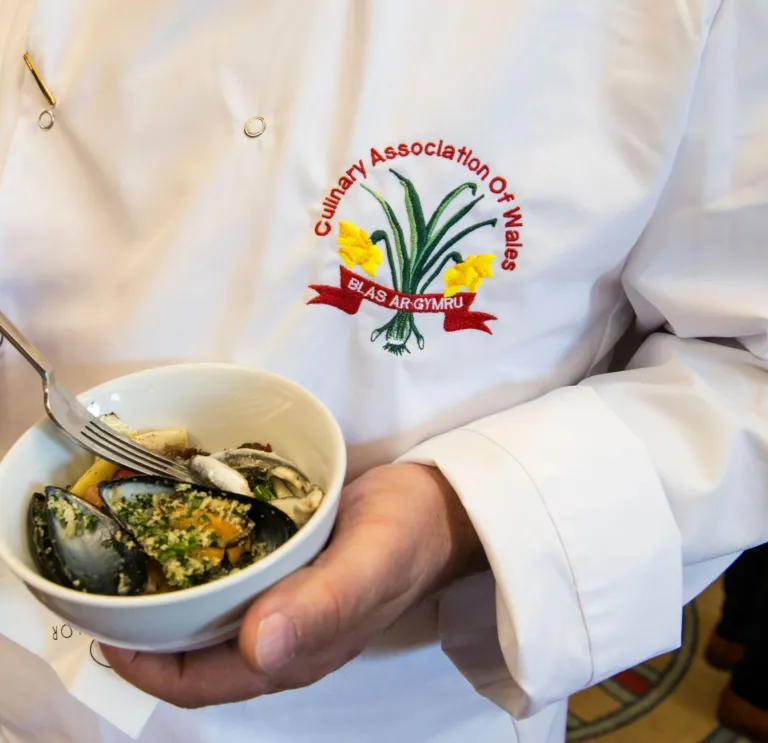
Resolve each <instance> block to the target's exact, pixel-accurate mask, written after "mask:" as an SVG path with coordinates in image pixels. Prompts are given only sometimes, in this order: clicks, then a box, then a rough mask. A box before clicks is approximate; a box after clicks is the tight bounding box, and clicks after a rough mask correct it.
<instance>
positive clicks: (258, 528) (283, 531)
mask: <svg viewBox="0 0 768 743" xmlns="http://www.w3.org/2000/svg"><path fill="white" fill-rule="evenodd" d="M99 494H100V495H101V498H102V500H103V501H104V504H105V506H106V507H107V509H108V510H109V511H110V512H111V513H112V514H113V515H114V517H115V519H116V520H117V521H118V522H119V523H120V524H121V525H122V526H124V528H125V529H126V530H127V531H129V532H131V533H133V529H132V526H131V524H130V523H129V521H128V520H127V519H126V517H125V509H124V508H122V507H121V504H122V503H130V501H132V500H135V499H136V498H138V497H140V496H144V495H148V494H151V495H159V496H163V495H166V496H168V497H173V498H179V497H182V498H190V499H192V498H199V497H200V496H201V495H203V496H205V495H209V496H211V497H213V498H223V499H226V500H235V501H237V502H239V503H243V504H246V505H248V517H249V519H250V520H251V521H252V522H253V527H252V528H249V529H248V530H246V531H244V532H243V533H241V534H240V535H238V536H237V537H235V538H233V539H232V540H231V542H230V544H229V545H227V546H230V545H233V544H237V543H238V542H239V541H241V540H243V539H245V538H246V537H250V538H251V539H253V540H254V541H256V542H259V543H261V544H263V545H264V547H265V551H266V552H267V553H269V552H273V551H274V550H276V549H277V548H278V547H280V546H281V545H282V544H284V543H285V542H287V541H288V540H289V539H290V538H291V537H292V536H294V534H296V532H297V531H298V529H297V526H296V524H295V523H294V522H293V521H292V520H291V518H290V517H289V516H288V515H286V514H285V513H283V512H282V511H280V510H279V509H277V508H275V507H274V506H272V505H270V504H269V503H265V502H264V501H261V500H258V499H255V498H252V497H250V496H245V495H241V494H239V493H232V492H229V491H226V490H220V489H219V488H213V487H206V486H202V485H188V484H186V483H179V482H177V481H176V480H171V479H167V478H162V477H154V476H152V475H136V476H134V477H129V478H125V479H123V480H112V481H109V482H104V483H102V484H101V485H99Z"/></svg>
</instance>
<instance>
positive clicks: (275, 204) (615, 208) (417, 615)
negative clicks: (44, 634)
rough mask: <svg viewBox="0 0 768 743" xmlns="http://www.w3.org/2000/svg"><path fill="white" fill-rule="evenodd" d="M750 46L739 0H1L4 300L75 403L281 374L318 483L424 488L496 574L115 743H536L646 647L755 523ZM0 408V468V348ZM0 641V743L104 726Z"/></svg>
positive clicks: (758, 9) (12, 424)
mask: <svg viewBox="0 0 768 743" xmlns="http://www.w3.org/2000/svg"><path fill="white" fill-rule="evenodd" d="M766 38H768V4H767V3H766V2H765V0H722V1H721V0H679V1H678V2H674V3H672V2H665V3H662V2H655V1H653V0H591V1H590V2H586V0H585V1H579V2H572V1H568V2H566V1H565V0H535V1H534V0H482V1H481V2H473V3H468V2H463V1H462V0H441V1H440V2H438V0H420V2H409V1H408V0H387V1H386V2H384V0H315V1H314V2H284V1H281V2H277V0H258V2H254V1H252V0H248V1H246V0H243V1H242V2H239V1H236V0H227V1H226V2H222V3H211V2H207V1H206V0H137V1H136V2H132V3H120V2H114V1H113V2H109V1H108V0H101V1H100V2H93V0H67V2H61V0H37V2H36V3H35V2H32V1H31V0H0V105H1V108H0V306H2V308H3V310H4V311H5V312H6V313H8V314H9V315H10V316H11V317H12V318H13V319H14V320H15V321H16V322H17V323H18V324H19V325H20V327H22V328H23V329H24V330H25V331H27V333H28V334H29V336H30V337H31V338H33V339H34V340H35V341H36V342H38V343H39V345H40V346H42V348H43V349H44V350H45V352H46V353H47V354H48V355H49V356H50V357H51V359H52V361H53V363H54V364H55V365H56V367H57V368H59V369H60V370H61V374H62V376H63V377H64V378H65V379H66V380H67V382H69V383H70V385H71V386H73V387H75V388H76V389H78V390H81V389H85V388H86V387H88V386H90V385H92V384H94V383H96V382H101V381H104V380H106V379H109V378H110V377H113V376H115V375H118V374H122V373H125V372H128V371H131V370H134V369H140V368H146V367H150V366H155V365H158V364H165V363H171V362H176V361H201V360H217V361H227V362H233V363H237V364H249V365H253V366H257V367H265V368H267V369H270V370H272V371H275V372H278V373H280V374H284V375H286V376H288V377H290V378H292V379H294V380H296V381H297V382H299V383H301V384H303V385H306V386H307V387H308V388H309V389H310V390H312V391H313V392H314V393H316V394H317V395H319V396H320V397H321V398H322V399H323V400H324V401H325V402H326V403H327V404H328V405H329V406H330V408H331V409H332V410H333V412H334V413H335V415H336V416H338V418H339V420H340V422H341V425H342V427H343V430H344V433H345V436H346V439H347V441H348V443H349V452H350V477H353V476H355V475H357V474H359V473H361V472H362V471H364V470H366V469H367V468H369V467H371V466H372V465H375V464H379V463H383V462H389V461H393V460H395V459H398V458H402V459H405V460H411V461H421V462H427V463H434V464H436V465H437V466H438V467H440V468H441V469H442V471H443V472H444V473H445V474H446V476H447V477H448V478H449V479H450V481H451V482H452V483H453V485H454V486H455V488H456V490H457V492H458V494H459V497H460V498H461V500H462V502H463V503H464V505H465V506H466V508H467V511H468V513H469V515H470V517H471V518H472V521H473V523H474V525H475V527H476V529H477V531H478V533H479V535H480V537H481V539H482V542H483V545H484V547H485V549H486V551H487V554H488V557H489V560H490V564H491V567H492V573H489V574H487V575H484V576H480V577H477V578H474V579H471V580H466V581H461V582H459V583H457V584H456V585H454V586H452V587H451V588H450V589H449V590H447V591H445V592H444V593H443V594H442V595H441V596H440V597H439V598H438V599H436V601H435V602H434V603H426V604H425V605H424V606H423V607H420V608H419V609H417V610H416V611H415V612H414V613H413V614H412V615H411V616H409V617H407V618H404V620H403V621H402V622H401V623H400V624H399V625H398V626H397V627H396V628H394V629H393V630H392V633H390V635H388V636H385V638H383V639H382V640H381V641H380V642H379V643H377V644H376V645H375V646H374V647H372V648H371V649H370V650H369V651H367V652H366V653H365V654H364V655H363V656H362V657H361V658H359V659H357V660H355V661H353V662H351V663H350V664H348V665H347V666H346V667H345V668H343V669H342V670H340V671H339V672H337V673H336V674H332V675H331V676H330V677H328V678H326V679H324V680H323V681H321V682H320V683H318V684H315V685H314V686H312V687H309V688H308V689H303V690H299V691H295V692H286V693H283V694H278V695H275V696H271V697H266V698H262V699H257V700H253V701H251V702H248V703H244V704H239V705H232V706H227V707H220V708H210V709H203V710H197V711H194V712H191V711H183V710H179V709H176V708H173V707H171V706H169V705H165V704H161V705H160V706H159V707H158V708H157V710H156V711H155V713H154V715H153V717H152V718H151V719H150V721H149V723H148V724H147V726H146V728H145V730H144V732H143V734H142V737H141V738H140V740H141V741H146V742H149V741H151V742H152V743H155V742H160V741H162V743H166V741H170V742H171V743H173V742H174V741H182V740H184V741H201V742H203V741H212V740H220V739H221V738H222V736H224V737H225V739H227V740H228V741H230V742H235V743H237V742H238V741H246V740H247V741H250V740H259V741H262V740H263V741H280V742H281V743H282V742H285V743H295V742H296V741H302V742H303V741H334V742H335V743H346V742H348V741H349V742H350V743H351V742H352V741H361V740H365V741H372V742H376V741H385V740H386V741H392V740H403V741H430V742H431V741H434V742H435V743H452V742H453V741H457V742H458V741H466V740H470V739H476V740H482V741H483V743H496V742H499V743H500V742H501V741H514V740H520V741H524V742H525V741H529V742H531V743H541V742H544V743H559V742H560V741H562V740H563V736H564V725H565V722H564V721H565V705H566V700H567V698H568V696H569V695H571V694H573V693H574V692H576V691H578V690H580V689H583V688H585V687H587V686H589V685H592V684H595V683H597V682H600V681H601V680H603V679H605V678H606V677H608V676H610V675H612V674H614V673H615V672H617V671H620V670H622V669H625V668H628V667H630V666H632V665H633V664H635V663H637V662H640V661H643V660H645V659H647V658H649V657H651V656H654V655H656V654H657V653H662V652H665V651H668V650H671V649H673V648H675V647H677V645H678V643H679V640H680V629H681V606H682V605H683V603H684V602H686V601H688V600H690V599H691V598H693V597H694V596H695V595H696V594H697V593H698V592H700V591H701V590H702V589H703V588H705V587H706V586H707V585H708V584H709V583H710V582H711V581H712V580H714V579H715V578H716V577H717V576H718V575H719V574H720V573H721V572H722V571H723V569H724V568H725V567H726V566H727V565H728V564H729V563H730V562H731V561H732V560H733V559H734V558H735V557H736V556H737V555H738V553H739V552H740V551H741V550H743V549H745V548H748V547H750V546H753V545H756V544H758V543H761V542H763V541H765V540H766V539H768V517H766V514H767V513H768V508H767V507H766V506H767V505H768V456H767V453H768V395H767V394H766V385H767V384H768V55H766V54H765V39H766ZM25 50H29V52H30V54H31V56H32V58H33V59H34V61H35V63H36V64H37V66H38V68H39V69H40V71H41V74H42V75H43V77H44V79H45V81H46V83H47V84H48V86H49V88H50V89H51V91H52V92H53V93H54V95H56V97H57V99H58V103H57V107H56V109H55V115H56V123H55V125H54V127H53V128H52V129H51V130H49V131H43V130H41V129H40V128H39V127H38V125H37V119H38V115H39V114H40V112H41V111H42V110H43V109H44V108H45V107H46V103H45V101H44V99H43V98H42V96H41V94H40V91H39V89H38V88H37V86H36V84H35V82H34V80H33V78H32V77H31V75H30V74H29V71H28V70H27V69H26V67H25V66H24V65H23V62H22V55H23V53H24V51H25ZM252 117H263V119H264V122H265V124H266V129H265V131H264V133H263V134H262V135H261V136H259V137H248V136H246V134H245V132H244V126H245V123H246V122H247V121H248V120H249V119H252ZM250 126H251V127H252V128H258V127H259V126H260V124H259V122H255V123H254V122H252V123H251V125H250ZM478 199H479V200H478ZM472 202H476V203H474V205H473V206H472V207H471V208H469V205H470V204H472ZM443 207H444V208H443ZM420 214H423V219H421V221H420ZM433 214H437V218H436V219H435V220H434V221H432V220H431V217H432V215H433ZM393 215H394V218H393ZM440 225H449V229H447V230H445V231H444V233H443V234H442V235H439V234H438V233H439V232H440V229H441V228H440ZM398 226H399V230H400V233H401V234H399V233H398ZM432 238H435V239H434V240H433V241H432V243H430V240H431V239H432ZM437 238H439V239H437ZM454 238H455V240H454ZM430 244H431V246H432V250H433V252H432V253H429V252H428V251H427V247H428V246H429V245H430ZM425 246H427V247H425ZM440 251H442V252H440ZM436 256H437V257H436ZM430 277H433V278H432V279H431V280H430ZM398 312H400V314H399V315H398ZM635 316H636V317H637V319H638V328H639V330H640V331H641V333H643V334H645V335H647V338H646V340H645V341H644V343H643V344H642V346H641V347H640V349H639V351H638V352H637V353H636V354H635V355H634V357H633V358H632V360H631V362H630V363H629V366H628V368H627V369H626V370H621V371H619V372H617V373H606V372H605V368H606V367H605V362H606V360H607V359H608V358H609V357H610V354H611V351H612V349H613V348H614V346H615V344H616V342H617V340H618V339H619V338H620V337H621V336H622V335H623V334H624V333H625V331H626V330H627V329H628V328H629V327H630V325H631V323H632V321H633V318H634V317H635ZM396 317H399V318H400V319H399V320H398V321H397V322H396V321H395V319H394V318H396ZM388 323H389V325H388ZM6 346H7V344H6ZM0 394H1V395H2V398H0V399H1V400H2V422H1V424H0V447H4V448H7V447H8V446H9V445H10V444H11V443H12V442H13V440H14V439H15V438H16V437H17V436H18V435H19V434H20V433H21V432H22V430H23V429H24V428H25V427H26V426H27V425H29V424H30V423H31V422H32V421H34V420H35V419H36V418H37V417H39V415H40V411H41V408H40V390H39V384H38V381H37V380H36V379H35V378H34V375H33V373H32V372H31V371H30V370H29V369H28V368H26V367H25V366H24V365H23V363H22V362H21V361H20V360H19V359H18V357H17V356H16V355H15V354H14V353H13V352H12V351H11V350H10V349H9V348H7V347H6V348H5V349H4V351H3V355H2V358H1V359H0ZM0 651H1V652H2V656H0V688H3V686H2V684H8V683H12V684H13V691H12V692H5V691H4V692H3V693H2V694H0V699H2V698H4V699H5V700H6V701H5V702H3V701H0V730H1V731H2V733H3V734H4V735H5V736H6V738H7V739H8V740H9V741H12V742H13V743H16V742H17V741H23V742H24V743H43V742H46V743H47V742H48V741H62V740H65V741H77V743H88V742H90V741H109V742H110V743H111V742H112V741H124V740H126V738H125V736H123V735H122V734H120V733H119V732H118V731H116V730H115V729H113V728H111V726H109V725H108V724H106V723H104V721H100V720H99V719H97V718H96V717H95V716H94V715H92V714H91V713H90V712H88V711H87V710H86V709H85V708H84V707H81V706H80V705H79V704H78V703H76V702H74V701H73V700H71V699H69V698H67V697H66V694H64V693H63V692H62V691H61V689H59V687H57V686H56V683H55V682H54V681H53V680H52V679H51V677H50V673H49V672H48V670H47V669H46V667H45V666H44V665H43V664H42V663H41V662H40V661H39V660H38V659H36V658H34V657H32V656H29V655H27V654H24V653H23V652H22V651H20V650H19V649H18V648H16V647H14V646H13V645H12V644H11V643H9V642H7V641H6V642H4V643H3V644H0ZM11 669H12V670H11ZM515 718H516V719H515Z"/></svg>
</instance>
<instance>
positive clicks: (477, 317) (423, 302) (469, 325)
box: [307, 266, 498, 334]
mask: <svg viewBox="0 0 768 743" xmlns="http://www.w3.org/2000/svg"><path fill="white" fill-rule="evenodd" d="M340 271H341V282H340V286H326V285H324V284H313V285H311V286H310V287H309V288H310V289H313V290H314V291H316V292H317V294H318V296H316V297H313V298H312V299H310V300H309V302H308V303H307V304H327V305H329V306H331V307H335V308H336V309H339V310H341V311H342V312H346V313H347V314H348V315H354V314H356V313H357V311H358V310H359V309H360V305H361V304H362V303H363V300H365V301H367V302H372V303H373V304H375V305H378V306H379V307H386V308H387V309H389V310H394V311H398V310H401V311H403V312H417V313H430V314H444V315H445V318H444V320H443V329H444V330H446V331H447V332H448V333H452V332H454V331H456V330H482V331H483V332H484V333H489V334H490V333H492V331H491V329H490V328H489V327H488V326H487V325H486V323H487V322H489V321H491V320H497V319H498V318H496V317H494V316H493V315H489V314H487V313H486V312H474V311H470V309H469V308H470V307H471V306H472V303H473V302H474V301H475V296H476V295H475V294H472V293H470V292H460V293H459V294H455V295H454V296H452V297H444V296H443V295H442V294H403V293H402V292H396V291H394V289H390V288H389V287H387V286H382V285H381V284H377V283H376V282H375V281H370V280H369V279H366V278H363V277H362V276H358V275H357V274H354V273H352V271H350V270H348V269H347V268H345V267H344V266H340Z"/></svg>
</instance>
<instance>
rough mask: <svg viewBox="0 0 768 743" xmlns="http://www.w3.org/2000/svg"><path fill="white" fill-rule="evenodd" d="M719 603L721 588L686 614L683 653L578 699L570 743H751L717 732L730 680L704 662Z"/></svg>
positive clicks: (713, 589)
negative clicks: (718, 709)
mask: <svg viewBox="0 0 768 743" xmlns="http://www.w3.org/2000/svg"><path fill="white" fill-rule="evenodd" d="M721 597H722V593H721V588H720V584H719V583H718V584H717V585H714V586H712V587H711V588H710V589H709V590H708V591H706V592H705V593H704V594H702V595H701V596H700V597H699V598H698V599H697V600H696V601H695V602H694V604H693V605H691V606H689V607H687V608H686V611H685V631H684V640H683V647H682V648H681V650H680V651H678V652H677V653H673V654H670V655H666V656H662V657H661V658H656V659H654V660H652V661H650V662H648V663H645V664H643V665H642V666H640V667H638V668H636V669H633V670H632V671H628V672H627V673H624V674H621V675H620V676H618V677H616V678H614V679H611V680H610V681H609V682H607V683H605V684H602V685H600V686H599V687H595V688H593V689H588V690H587V691H584V692H582V693H581V694H579V695H577V696H576V697H574V698H573V699H572V700H571V718H570V720H569V734H568V741H569V743H582V741H592V742H593V743H749V741H747V740H746V739H744V738H740V737H739V736H736V735H734V734H733V733H731V732H730V731H728V730H724V729H722V728H720V727H719V726H718V723H717V720H716V719H715V709H716V707H717V699H718V696H719V694H720V690H721V689H722V688H723V686H724V685H725V683H726V682H727V676H726V674H724V673H721V672H718V671H715V670H713V669H712V668H710V667H709V666H708V665H707V664H706V663H705V662H704V659H703V657H702V653H703V649H704V645H705V644H706V641H707V638H708V637H709V633H710V631H711V630H712V628H713V626H714V624H715V622H716V621H717V619H718V616H719V610H720V602H721Z"/></svg>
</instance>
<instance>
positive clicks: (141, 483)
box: [28, 413, 324, 596]
mask: <svg viewBox="0 0 768 743" xmlns="http://www.w3.org/2000/svg"><path fill="white" fill-rule="evenodd" d="M101 420H102V421H104V422H105V423H107V424H108V425H110V426H112V427H113V428H115V429H116V430H119V431H120V432H121V433H124V434H125V435H127V436H129V437H131V438H132V439H133V440H134V441H136V442H137V443H139V444H141V445H142V446H144V447H145V448H147V449H150V450H152V451H156V452H159V453H161V454H163V455H164V456H167V457H169V458H171V459H174V460H176V461H178V462H180V463H181V464H184V465H185V466H186V467H188V469H189V471H190V472H191V473H192V474H193V475H194V476H195V478H196V479H197V480H198V481H199V483H200V484H194V485H193V484H189V483H182V482H179V481H177V480H172V479H169V478H163V477H156V476H148V475H137V474H136V473H134V472H130V471H127V470H121V469H120V468H118V467H117V466H116V465H114V464H112V463H110V462H107V461H105V460H102V459H99V458H96V459H95V461H94V462H93V463H92V464H91V466H90V467H89V468H88V469H87V471H86V472H84V473H83V474H82V475H81V477H80V478H79V479H78V480H77V482H75V483H74V484H73V485H72V486H71V487H69V488H59V487H56V486H48V487H46V488H45V490H44V492H43V493H35V494H34V495H33V496H32V499H31V501H30V504H29V510H28V528H29V546H30V550H31V553H32V558H33V560H34V562H35V564H36V566H37V568H38V570H39V572H40V573H41V575H43V576H44V577H45V578H47V579H48V580H50V581H52V582H54V583H57V584H59V585H61V586H64V587H66V588H70V589H73V590H76V591H81V592H84V593H94V594H102V595H110V596H135V595H148V594H154V593H168V592H173V591H180V590H184V589H187V588H191V587H193V586H197V585H202V584H204V583H209V582H211V581H215V580H218V579H219V578H222V577H224V576H226V575H230V574H232V573H236V572H238V571H240V570H242V569H244V568H246V567H248V566H249V565H252V564H254V563H255V562H258V561H259V560H260V559H263V558H264V557H266V556H267V555H269V554H271V553H272V552H274V551H275V550H276V549H277V548H278V547H280V546H281V545H282V544H284V543H285V542H287V541H288V540H289V539H290V538H291V537H292V536H294V535H295V534H296V533H297V532H298V530H299V529H301V528H302V527H303V526H304V525H305V524H306V523H307V522H308V521H309V519H310V518H311V517H312V514H313V513H314V512H315V511H316V510H317V509H318V507H319V506H320V504H321V502H322V500H323V497H324V493H323V491H322V489H321V488H320V487H318V486H317V485H315V484H313V483H312V482H310V480H309V479H308V478H307V477H306V476H305V475H304V473H303V472H302V471H301V470H300V469H299V468H298V467H297V466H296V465H295V464H294V463H293V462H291V461H290V460H288V459H286V458H285V457H282V456H280V455H278V454H277V453H275V452H273V451H272V448H271V446H270V445H269V444H268V443H267V444H261V443H244V444H241V445H240V446H237V447H236V448H232V449H224V450H223V451H219V452H217V453H213V454H210V453H208V452H205V451H201V450H199V449H197V448H191V447H189V446H188V438H189V437H188V434H187V431H185V430H183V429H182V430H170V431H149V432H145V433H138V432H136V431H133V430H131V429H130V428H128V427H127V426H126V425H125V424H124V423H123V422H122V421H121V420H120V419H119V418H118V417H117V416H116V415H114V414H113V413H110V414H108V415H105V416H102V417H101Z"/></svg>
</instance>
